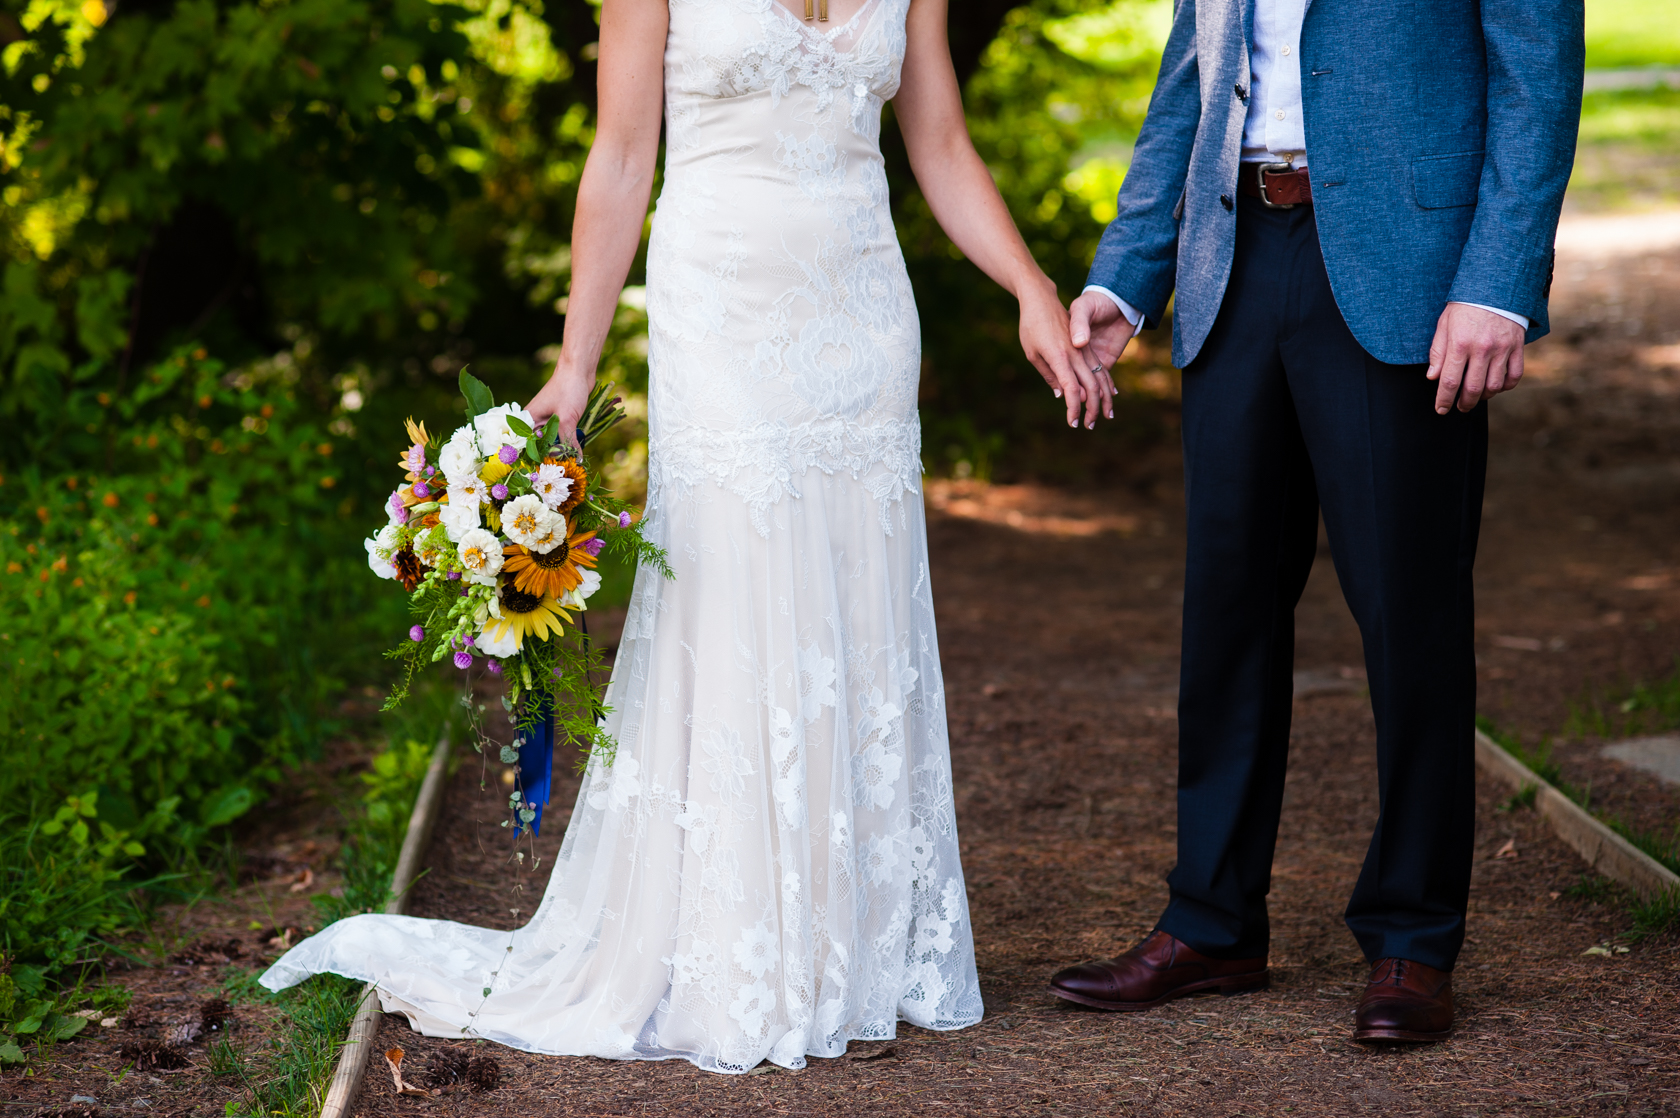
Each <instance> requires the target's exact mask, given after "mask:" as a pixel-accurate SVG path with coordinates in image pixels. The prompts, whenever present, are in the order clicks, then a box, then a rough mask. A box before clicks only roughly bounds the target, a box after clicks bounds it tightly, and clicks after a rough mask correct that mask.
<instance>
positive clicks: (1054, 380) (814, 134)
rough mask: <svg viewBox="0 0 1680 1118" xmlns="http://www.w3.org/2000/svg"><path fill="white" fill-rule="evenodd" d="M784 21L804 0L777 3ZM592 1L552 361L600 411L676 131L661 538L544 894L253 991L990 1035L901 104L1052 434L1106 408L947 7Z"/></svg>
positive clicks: (802, 1028)
mask: <svg viewBox="0 0 1680 1118" xmlns="http://www.w3.org/2000/svg"><path fill="white" fill-rule="evenodd" d="M794 3H796V4H801V6H802V0H794ZM812 3H813V4H814V5H816V4H820V5H821V10H820V11H818V12H816V13H814V14H815V15H817V16H819V17H820V16H821V15H823V14H825V13H826V14H828V15H829V16H830V18H829V19H827V20H826V21H825V20H822V19H820V18H817V19H812V18H809V17H808V16H807V14H806V12H805V11H802V10H801V9H800V7H795V8H791V9H790V8H787V7H783V6H782V5H781V4H779V3H778V2H777V0H669V2H668V4H667V0H606V2H605V4H604V6H603V9H602V20H601V41H600V56H599V58H600V119H599V130H598V133H597V139H596V142H595V146H594V148H593V150H592V152H591V154H590V157H589V162H588V165H587V167H586V169H585V172H584V177H583V180H582V183H581V187H580V192H579V198H578V212H577V222H576V229H575V231H574V246H573V247H574V260H575V271H574V277H573V285H572V292H571V299H570V308H569V309H570V313H569V314H568V317H567V321H566V334H565V341H564V345H563V347H562V356H561V357H560V359H559V363H558V365H557V367H556V369H555V372H554V376H553V378H552V379H551V380H550V382H549V384H548V385H547V386H546V387H545V388H544V389H543V391H542V393H541V394H539V395H538V396H537V398H536V399H534V400H533V401H532V402H531V404H530V410H531V412H532V413H533V414H534V415H535V416H536V418H537V419H538V420H539V421H540V420H543V419H545V418H546V417H547V416H548V415H550V414H558V415H559V416H560V418H561V429H562V430H570V429H571V426H572V424H573V422H574V421H575V419H576V417H577V415H578V414H579V412H580V411H581V409H582V404H583V401H584V399H585V397H586V395H587V393H588V391H589V389H590V387H591V385H592V384H593V383H594V376H595V365H596V361H597V359H598V356H599V353H600V349H601V344H602V340H603V338H604V337H605V335H606V331H607V328H608V325H609V324H610V322H611V319H612V314H613V308H614V306H615V305H616V302H617V298H618V292H619V289H620V286H621V285H622V284H623V282H624V279H625V275H626V273H627V271H628V269H629V267H630V264H631V261H632V258H633V257H634V254H635V251H636V246H637V243H638V241H639V239H640V232H641V226H642V221H643V215H644V214H645V212H646V206H647V199H648V192H649V188H650V186H649V184H650V183H651V181H652V179H653V173H654V166H655V160H656V153H657V144H658V135H659V126H660V118H661V104H662V102H663V107H664V120H665V123H666V126H667V132H666V136H667V150H666V163H665V185H664V190H663V193H662V194H661V195H660V199H659V203H658V208H657V212H656V214H655V217H654V220H653V233H652V239H651V242H650V245H649V250H648V267H647V272H648V285H647V291H648V321H649V335H650V343H651V348H650V351H649V370H650V389H649V401H648V410H649V428H650V430H649V462H648V511H647V515H648V523H649V529H648V532H649V536H650V538H652V539H653V540H654V541H655V542H657V543H659V544H660V545H661V546H663V547H664V548H665V549H666V550H667V551H668V552H669V554H670V558H671V565H672V567H673V569H674V571H675V574H676V577H675V578H674V579H673V580H669V581H667V580H665V579H663V578H661V577H660V576H659V575H658V574H657V573H654V572H651V571H646V570H644V571H643V572H642V573H641V574H640V575H639V576H638V578H637V581H636V587H635V591H634V593H633V596H632V598H631V603H630V611H629V618H628V620H627V622H626V624H625V628H624V636H623V640H622V643H621V644H620V646H619V650H618V657H617V662H616V668H615V671H614V674H613V680H612V684H611V686H610V689H609V691H608V694H607V702H608V704H609V705H610V707H611V708H612V713H611V715H610V716H609V717H608V719H607V729H608V730H609V731H610V732H611V734H612V735H613V736H614V737H615V738H616V739H617V741H618V742H619V748H618V752H617V756H616V759H615V760H614V762H613V763H612V765H611V766H610V767H604V766H596V767H594V768H592V769H591V770H590V771H589V772H588V773H587V774H586V776H585V779H584V782H583V787H582V790H581V792H580V794H579V798H578V802H577V806H576V809H575V811H574V813H573V815H572V819H571V825H570V827H569V829H568V830H567V833H566V837H565V842H564V845H563V847H562V849H561V853H560V857H559V860H558V862H557V863H556V865H555V867H554V870H553V875H552V878H551V880H550V883H549V886H548V890H547V893H546V894H545V896H544V898H543V901H542V904H541V906H540V907H539V908H538V910H537V912H536V914H535V916H534V917H533V918H532V920H531V922H530V923H529V924H527V925H525V926H524V927H523V928H520V929H518V930H516V931H514V932H511V933H509V932H505V931H492V930H489V929H483V928H475V927H469V926H466V925H462V924H456V923H452V922H447V921H438V920H422V919H416V918H409V917H400V916H383V915H367V916H358V917H354V918H351V919H349V920H345V921H341V922H340V923H338V924H335V925H333V926H331V927H329V928H328V929H327V930H326V931H324V932H323V933H322V934H320V935H318V936H315V937H313V938H311V939H309V940H307V941H305V942H304V943H302V944H300V945H299V946H297V947H296V948H294V949H292V951H290V952H289V953H288V954H286V955H285V956H284V957H283V958H282V959H281V960H280V961H279V962H277V963H276V964H275V965H274V967H273V968H272V969H271V970H270V971H269V972H268V973H267V974H265V975H264V976H263V982H264V983H265V984H266V985H268V986H269V987H270V988H276V989H277V988H280V987H283V986H286V985H290V984H292V983H294V982H298V981H301V980H302V979H303V978H305V977H307V976H308V975H310V974H313V973H319V972H322V971H333V972H337V973H339V974H346V975H350V976H352V977H356V978H360V979H365V980H368V981H371V982H374V983H377V984H378V987H379V991H380V995H381V998H382V1000H383V1004H384V1007H385V1008H386V1009H387V1010H389V1011H398V1012H401V1013H403V1014H405V1015H406V1016H407V1017H408V1019H409V1021H410V1023H411V1024H412V1025H413V1026H414V1027H415V1028H417V1029H419V1030H420V1031H421V1032H423V1033H426V1034H428V1035H432V1036H449V1037H462V1036H466V1037H482V1038H486V1039H489V1040H493V1041H499V1042H501V1043H503V1044H507V1045H512V1046H514V1047H517V1048H522V1049H527V1050H530V1051H534V1052H547V1053H558V1054H570V1055H590V1056H606V1057H614V1058H624V1059H663V1058H670V1057H682V1058H686V1059H689V1060H692V1061H693V1062H694V1063H695V1064H697V1065H699V1066H700V1067H702V1068H706V1069H709V1070H713V1071H724V1072H744V1071H747V1070H749V1069H751V1068H753V1067H754V1066H755V1065H757V1064H758V1063H760V1062H761V1061H762V1060H764V1059H769V1060H771V1061H773V1062H775V1063H777V1064H780V1065H782V1066H783V1067H790V1068H797V1067H802V1066H803V1065H804V1062H805V1057H806V1056H809V1055H817V1056H838V1055H840V1054H841V1053H843V1052H844V1051H845V1048H846V1043H847V1041H849V1040H853V1039H870V1040H880V1039H884V1038H888V1037H891V1036H893V1035H894V1034H895V1030H896V1027H897V1022H898V1021H900V1020H904V1021H909V1022H912V1023H914V1024H916V1025H920V1026H922V1027H924V1028H928V1029H958V1028H962V1027H964V1026H966V1025H972V1024H974V1023H975V1022H977V1021H979V1020H980V1017H981V1013H982V1007H981V1000H980V988H979V985H978V982H977V979H976V975H975V963H974V948H973V938H972V934H971V931H970V924H969V913H968V899H967V895H966V893H965V891H964V886H963V876H962V867H961V864H960V861H959V857H958V847H957V830H956V816H955V812H954V805H953V798H952V781H951V766H950V751H949V746H948V743H947V738H946V729H945V695H944V689H943V683H942V680H941V675H940V666H939V649H938V644H937V641H936V638H935V634H934V613H933V598H932V594H931V591H930V589H929V571H928V556H927V543H926V531H925V524H924V520H923V512H922V499H921V486H920V473H921V458H920V432H919V428H918V424H917V418H916V388H917V379H918V375H919V371H920V360H921V354H920V335H919V330H918V323H917V312H916V306H915V303H914V301H913V299H912V297H911V292H910V283H909V279H908V276H907V275H906V272H905V267H904V261H903V258H902V256H901V254H900V252H899V248H898V243H897V241H896V239H895V236H894V232H893V226H892V220H891V216H890V213H889V211H888V204H887V182H886V176H885V172H884V170H883V165H882V160H881V154H880V149H879V146H878V141H879V134H880V124H881V107H882V104H883V103H884V102H885V101H887V100H889V99H894V98H896V101H895V107H896V111H897V114H898V119H899V122H900V124H901V127H902V129H903V132H904V136H905V140H906V143H907V146H908V149H909V152H910V156H911V160H912V165H913V167H914V169H915V171H916V173H917V175H918V178H919V181H920V182H921V185H922V188H923V192H924V195H925V197H926V198H927V200H928V202H929V204H930V205H931V206H932V208H933V211H934V214H935V215H936V216H937V217H938V218H939V220H940V221H941V223H942V224H943V225H944V227H945V228H946V229H947V230H948V231H949V232H950V234H951V236H952V238H953V240H955V242H956V243H957V245H958V246H959V247H960V248H961V249H962V250H963V251H964V252H965V253H966V254H967V255H968V256H969V258H970V259H971V260H973V261H974V262H975V263H976V264H978V265H979V266H980V267H981V268H982V269H983V270H984V271H986V272H987V273H988V274H989V275H991V276H992V277H993V278H994V279H996V280H997V281H998V282H1000V283H1002V284H1003V285H1004V286H1006V287H1007V288H1008V289H1010V290H1011V291H1013V292H1014V293H1015V294H1016V295H1017V297H1018V298H1019V299H1020V302H1021V338H1022V343H1023V345H1024V347H1025V349H1026V351H1027V354H1028V356H1029V357H1030V358H1031V359H1032V360H1033V362H1034V364H1035V365H1036V366H1037V367H1038V368H1039V370H1040V372H1041V373H1042V374H1044V376H1045V379H1046V380H1047V381H1048V382H1050V383H1051V384H1052V386H1053V387H1055V388H1057V389H1058V390H1059V391H1060V393H1061V394H1062V395H1063V397H1064V399H1065V400H1066V402H1067V406H1068V420H1069V423H1070V424H1072V423H1075V422H1077V421H1078V420H1079V419H1080V418H1081V416H1080V412H1081V410H1083V413H1084V414H1083V419H1084V420H1085V421H1086V423H1087V424H1091V423H1094V422H1095V420H1096V417H1097V415H1098V413H1099V412H1100V411H1107V410H1108V407H1109V400H1110V397H1111V395H1112V392H1113V383H1112V381H1110V380H1109V379H1108V377H1107V375H1106V374H1105V373H1103V372H1102V371H1101V370H1089V369H1086V368H1085V366H1084V364H1083V362H1082V361H1081V360H1080V358H1079V357H1078V355H1077V351H1075V350H1073V348H1072V347H1071V345H1069V343H1068V341H1067V317H1066V314H1065V313H1064V312H1063V310H1062V305H1061V303H1060V302H1059V301H1058V299H1057V297H1056V293H1055V289H1054V286H1053V285H1052V284H1051V282H1050V281H1049V280H1048V279H1047V278H1046V277H1045V276H1044V274H1043V272H1042V271H1040V270H1039V268H1038V267H1037V265H1036V264H1034V262H1033V260H1032V258H1031V256H1030V255H1029V254H1028V252H1027V250H1026V247H1025V245H1024V244H1023V243H1022V241H1021V238H1020V236H1019V234H1018V233H1017V232H1016V230H1015V227H1014V225H1013V223H1012V222H1011V221H1010V218H1009V215H1008V212H1007V211H1006V210H1005V208H1004V206H1003V203H1002V201H1001V199H1000V198H999V197H998V194H997V191H996V189H995V188H994V187H993V185H992V181H991V178H990V177H989V175H988V173H987V171H986V169H985V167H984V165H983V164H982V163H981V162H980V160H979V158H978V157H977V156H976V155H975V153H974V150H973V147H972V146H971V144H970V143H969V140H968V135H967V132H966V130H965V128H964V124H963V117H962V107H961V103H960V99H959V95H958V92H957V85H956V80H955V77H954V75H953V73H952V69H951V62H950V55H949V52H948V49H947V47H946V41H945V0H865V2H863V3H862V4H861V6H859V5H858V3H857V0H812Z"/></svg>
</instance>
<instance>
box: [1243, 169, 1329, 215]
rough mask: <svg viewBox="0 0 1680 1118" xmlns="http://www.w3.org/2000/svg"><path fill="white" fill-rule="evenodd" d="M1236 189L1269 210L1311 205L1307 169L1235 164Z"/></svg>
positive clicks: (1310, 186)
mask: <svg viewBox="0 0 1680 1118" xmlns="http://www.w3.org/2000/svg"><path fill="white" fill-rule="evenodd" d="M1237 168H1238V170H1237V189H1238V190H1240V191H1242V192H1243V193H1244V194H1247V195H1248V196H1249V197H1251V198H1258V199H1260V201H1261V202H1263V203H1265V204H1266V205H1268V206H1270V207H1271V208H1273V209H1278V210H1286V209H1288V208H1290V207H1291V206H1310V205H1312V182H1311V180H1310V179H1308V178H1307V168H1305V167H1296V168H1293V169H1291V168H1290V166H1289V164H1287V163H1239V164H1237Z"/></svg>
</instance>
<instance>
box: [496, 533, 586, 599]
mask: <svg viewBox="0 0 1680 1118" xmlns="http://www.w3.org/2000/svg"><path fill="white" fill-rule="evenodd" d="M594 538H595V533H594V532H578V533H575V534H573V535H571V536H568V537H567V538H566V539H564V540H562V541H560V542H559V543H556V544H555V545H554V549H553V550H552V551H546V552H543V551H531V550H530V549H529V548H525V547H521V546H520V545H519V544H509V545H508V547H507V548H506V549H505V550H504V551H503V553H502V554H503V560H504V561H503V565H502V569H503V570H504V571H505V572H507V573H508V574H509V575H511V576H512V577H513V584H514V586H516V587H518V588H519V589H521V590H523V591H525V593H527V594H538V595H541V596H543V597H546V598H559V597H562V596H563V595H565V594H566V593H568V592H569V591H572V590H576V589H577V588H578V587H579V586H580V585H582V583H583V574H582V572H581V568H583V567H593V566H594V565H595V556H593V555H591V554H589V552H587V551H585V550H584V549H583V545H584V544H586V543H588V542H589V541H590V540H592V539H594Z"/></svg>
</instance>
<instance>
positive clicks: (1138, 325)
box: [1080, 283, 1143, 338]
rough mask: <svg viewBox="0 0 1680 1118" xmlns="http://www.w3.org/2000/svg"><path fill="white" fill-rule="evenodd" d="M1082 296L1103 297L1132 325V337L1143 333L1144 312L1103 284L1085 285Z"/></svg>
mask: <svg viewBox="0 0 1680 1118" xmlns="http://www.w3.org/2000/svg"><path fill="white" fill-rule="evenodd" d="M1080 294H1081V295H1088V294H1095V295H1101V296H1102V297H1103V298H1105V299H1107V300H1108V301H1109V302H1111V303H1113V304H1114V307H1115V309H1116V310H1118V311H1119V312H1120V317H1122V318H1124V319H1125V320H1126V321H1127V322H1128V323H1129V324H1130V325H1131V327H1132V337H1134V338H1135V337H1137V336H1138V335H1139V334H1140V333H1142V332H1143V312H1142V311H1140V310H1138V309H1137V308H1136V307H1134V306H1132V305H1131V304H1130V303H1128V302H1126V300H1124V299H1122V298H1120V296H1118V295H1116V294H1115V293H1114V292H1112V291H1110V290H1109V289H1108V288H1106V287H1104V286H1103V285H1102V284H1100V283H1088V284H1086V285H1085V290H1084V291H1081V292H1080Z"/></svg>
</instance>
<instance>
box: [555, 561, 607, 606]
mask: <svg viewBox="0 0 1680 1118" xmlns="http://www.w3.org/2000/svg"><path fill="white" fill-rule="evenodd" d="M578 574H579V575H581V576H582V578H583V581H582V582H580V583H579V584H578V585H577V586H574V587H573V588H572V589H570V590H568V591H566V594H565V596H564V597H563V598H561V599H560V604H561V605H562V606H564V607H565V608H567V609H588V608H589V607H588V606H587V605H585V604H584V603H585V602H587V601H588V600H589V596H590V595H591V594H593V593H595V591H597V590H599V589H601V576H600V575H599V574H598V573H597V572H595V571H592V570H590V569H589V568H588V567H580V568H578Z"/></svg>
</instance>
